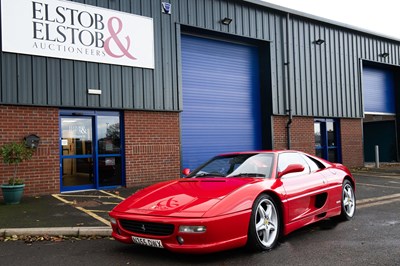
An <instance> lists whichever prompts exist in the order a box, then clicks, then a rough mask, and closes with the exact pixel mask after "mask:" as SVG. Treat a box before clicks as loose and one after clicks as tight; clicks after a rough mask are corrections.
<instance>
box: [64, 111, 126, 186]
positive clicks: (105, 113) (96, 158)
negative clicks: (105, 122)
mask: <svg viewBox="0 0 400 266" xmlns="http://www.w3.org/2000/svg"><path fill="white" fill-rule="evenodd" d="M98 116H118V117H119V123H120V139H121V143H120V145H121V147H120V153H119V154H120V158H121V183H120V184H118V185H111V186H101V185H100V182H99V172H98V171H99V167H98V165H99V163H98V162H99V158H101V157H104V155H99V147H98V130H97V117H98ZM63 117H76V118H79V117H90V118H91V119H92V155H91V157H90V158H92V159H93V166H92V167H93V178H94V183H93V184H88V185H77V186H63V182H62V178H63V159H64V158H65V157H66V156H64V155H63V150H62V149H63V148H62V138H61V136H62V125H61V118H63ZM58 119H59V156H60V157H59V158H60V191H61V192H69V191H78V190H95V189H113V188H116V187H120V186H125V184H126V179H125V149H124V148H125V139H124V135H125V134H124V130H123V129H124V124H123V115H122V112H118V111H96V110H60V111H59V118H58ZM115 155H116V154H112V155H111V154H110V156H111V157H116V156H115ZM82 156H83V157H82ZM67 158H88V157H87V156H85V155H76V156H75V157H68V156H67Z"/></svg>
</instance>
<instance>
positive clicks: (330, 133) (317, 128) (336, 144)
mask: <svg viewBox="0 0 400 266" xmlns="http://www.w3.org/2000/svg"><path fill="white" fill-rule="evenodd" d="M314 137H315V155H316V156H318V157H321V158H324V159H326V160H328V161H330V162H340V161H341V158H340V138H339V123H338V122H337V120H335V119H315V121H314Z"/></svg>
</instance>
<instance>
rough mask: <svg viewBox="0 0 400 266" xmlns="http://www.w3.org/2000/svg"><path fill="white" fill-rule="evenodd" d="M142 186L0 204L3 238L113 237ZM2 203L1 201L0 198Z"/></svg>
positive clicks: (377, 171) (396, 167) (365, 171)
mask: <svg viewBox="0 0 400 266" xmlns="http://www.w3.org/2000/svg"><path fill="white" fill-rule="evenodd" d="M352 173H353V174H354V176H355V177H356V179H357V176H376V177H379V176H382V177H383V176H400V164H387V165H381V167H380V168H374V167H373V166H369V167H364V168H359V169H352ZM139 189H141V187H134V188H118V189H115V190H93V191H84V192H71V193H60V194H53V195H45V196H36V197H23V199H22V201H21V203H20V204H17V205H5V204H4V202H2V201H1V203H0V238H6V237H10V236H15V235H17V236H29V235H47V236H60V235H63V236H76V237H80V236H110V235H111V227H110V224H109V219H108V212H109V211H110V210H111V209H112V208H113V207H114V206H116V205H117V204H118V203H120V202H121V201H122V200H124V199H125V198H127V197H129V196H130V195H132V194H133V193H135V192H136V191H137V190H139ZM1 200H2V199H1Z"/></svg>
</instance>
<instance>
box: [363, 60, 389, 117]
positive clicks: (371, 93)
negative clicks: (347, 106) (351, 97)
mask: <svg viewBox="0 0 400 266" xmlns="http://www.w3.org/2000/svg"><path fill="white" fill-rule="evenodd" d="M363 91H364V111H365V112H366V113H382V114H394V113H396V107H395V94H394V81H393V73H392V72H391V71H388V70H385V69H379V68H372V67H364V68H363Z"/></svg>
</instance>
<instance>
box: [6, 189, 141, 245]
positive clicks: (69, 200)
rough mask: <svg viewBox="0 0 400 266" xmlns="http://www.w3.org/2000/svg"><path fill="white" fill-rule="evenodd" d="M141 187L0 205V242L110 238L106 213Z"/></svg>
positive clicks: (62, 195)
mask: <svg viewBox="0 0 400 266" xmlns="http://www.w3.org/2000/svg"><path fill="white" fill-rule="evenodd" d="M138 189H141V187H134V188H118V189H115V190H93V191H84V192H71V193H62V194H61V193H60V194H53V195H45V196H35V197H23V198H22V200H21V202H20V203H19V204H15V205H6V204H4V202H3V201H2V199H0V200H1V203H0V238H1V237H3V238H5V237H10V236H15V235H17V236H27V235H48V236H60V235H63V236H77V237H79V236H94V235H96V236H110V235H111V227H110V224H109V220H108V212H109V211H111V209H112V208H113V207H114V206H116V205H117V204H118V203H120V202H121V201H122V200H124V199H125V198H127V197H129V196H130V195H131V194H133V193H135V192H136V191H137V190H138Z"/></svg>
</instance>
